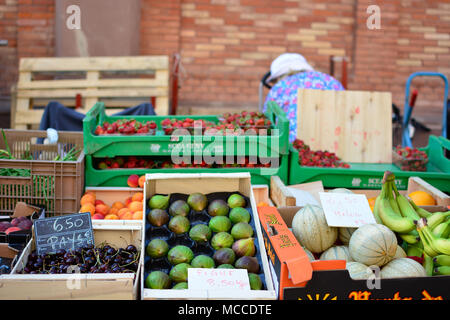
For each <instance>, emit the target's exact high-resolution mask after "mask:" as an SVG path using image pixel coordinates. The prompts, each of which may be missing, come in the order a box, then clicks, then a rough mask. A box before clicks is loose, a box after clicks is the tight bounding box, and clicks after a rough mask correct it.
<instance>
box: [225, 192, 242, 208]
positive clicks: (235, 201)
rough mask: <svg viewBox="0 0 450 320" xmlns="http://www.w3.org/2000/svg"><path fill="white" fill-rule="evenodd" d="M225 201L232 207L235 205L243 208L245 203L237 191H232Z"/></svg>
mask: <svg viewBox="0 0 450 320" xmlns="http://www.w3.org/2000/svg"><path fill="white" fill-rule="evenodd" d="M227 203H228V206H229V207H230V208H232V209H233V208H237V207H242V208H243V207H245V205H246V202H245V199H244V197H243V196H241V195H240V194H238V193H233V194H232V195H231V196H229V197H228V200H227Z"/></svg>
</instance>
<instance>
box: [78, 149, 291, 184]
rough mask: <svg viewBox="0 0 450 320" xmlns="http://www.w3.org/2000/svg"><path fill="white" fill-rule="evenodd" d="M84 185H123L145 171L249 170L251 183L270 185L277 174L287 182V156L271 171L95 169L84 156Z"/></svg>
mask: <svg viewBox="0 0 450 320" xmlns="http://www.w3.org/2000/svg"><path fill="white" fill-rule="evenodd" d="M85 168H86V169H85V182H86V187H124V186H127V179H128V177H129V176H130V175H132V174H137V175H139V176H141V175H143V174H146V173H235V172H250V175H251V182H252V184H265V185H270V177H271V176H272V175H277V176H279V177H280V179H281V180H282V181H283V182H284V183H286V184H287V182H288V170H289V156H288V155H284V156H281V157H280V165H279V167H278V168H274V169H273V170H274V171H273V170H271V171H268V169H264V168H245V167H241V168H239V167H236V168H161V169H104V170H99V169H95V168H94V166H93V157H92V156H86V164H85Z"/></svg>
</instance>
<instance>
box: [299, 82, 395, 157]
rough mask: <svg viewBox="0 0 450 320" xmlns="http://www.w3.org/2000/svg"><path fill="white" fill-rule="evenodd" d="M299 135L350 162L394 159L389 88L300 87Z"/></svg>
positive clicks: (311, 143) (300, 137)
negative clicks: (362, 89)
mask: <svg viewBox="0 0 450 320" xmlns="http://www.w3.org/2000/svg"><path fill="white" fill-rule="evenodd" d="M297 103H298V108H297V138H298V139H301V140H303V141H304V142H305V143H306V144H307V145H309V146H310V147H311V149H312V150H328V151H330V152H335V153H336V154H337V156H338V157H340V158H341V159H342V160H343V161H346V162H358V163H391V162H392V97H391V93H389V92H367V91H333V90H315V89H300V90H299V91H298V100H297Z"/></svg>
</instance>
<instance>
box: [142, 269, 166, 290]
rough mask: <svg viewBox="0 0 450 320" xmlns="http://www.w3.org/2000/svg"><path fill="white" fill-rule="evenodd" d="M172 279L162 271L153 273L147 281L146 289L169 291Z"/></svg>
mask: <svg viewBox="0 0 450 320" xmlns="http://www.w3.org/2000/svg"><path fill="white" fill-rule="evenodd" d="M170 284H171V281H170V278H169V276H168V275H167V273H165V272H162V271H152V272H151V273H150V274H149V275H148V276H147V278H146V279H145V287H146V288H148V289H169V288H170Z"/></svg>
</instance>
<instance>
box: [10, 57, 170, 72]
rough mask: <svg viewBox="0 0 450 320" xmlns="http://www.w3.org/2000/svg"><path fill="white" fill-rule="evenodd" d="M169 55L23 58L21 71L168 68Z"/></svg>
mask: <svg viewBox="0 0 450 320" xmlns="http://www.w3.org/2000/svg"><path fill="white" fill-rule="evenodd" d="M168 67H169V58H168V56H141V57H134V56H133V57H70V58H66V57H52V58H26V59H21V61H20V66H19V70H20V71H35V72H36V71H37V72H45V71H94V70H97V71H100V70H117V71H119V70H127V71H128V70H149V69H150V70H151V69H154V70H160V69H168Z"/></svg>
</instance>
